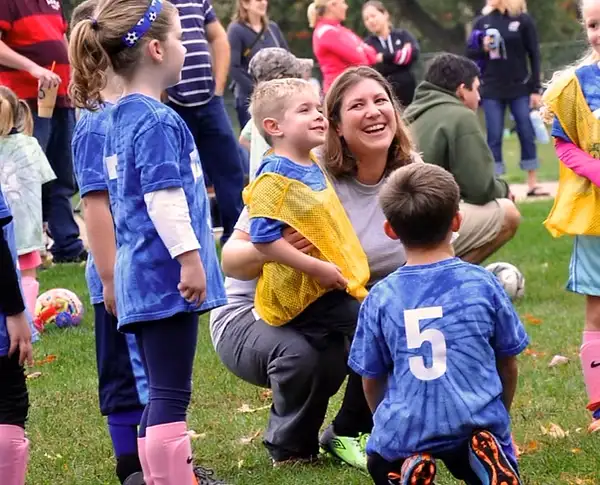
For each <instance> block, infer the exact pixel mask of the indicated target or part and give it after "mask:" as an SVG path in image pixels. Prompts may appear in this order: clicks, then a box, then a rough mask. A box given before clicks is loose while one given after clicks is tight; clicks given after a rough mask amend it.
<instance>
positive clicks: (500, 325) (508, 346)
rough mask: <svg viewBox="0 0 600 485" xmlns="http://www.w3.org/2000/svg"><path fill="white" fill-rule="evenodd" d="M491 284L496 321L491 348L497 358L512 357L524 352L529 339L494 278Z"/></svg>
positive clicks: (508, 299)
mask: <svg viewBox="0 0 600 485" xmlns="http://www.w3.org/2000/svg"><path fill="white" fill-rule="evenodd" d="M493 284H494V286H495V288H494V290H495V300H496V321H495V326H494V335H493V337H492V347H493V348H494V352H495V353H496V355H497V356H498V357H512V356H515V355H518V354H520V353H521V352H523V350H525V347H527V345H528V344H529V337H528V336H527V332H526V331H525V327H524V326H523V323H521V319H520V318H519V315H517V312H516V311H515V308H514V306H513V304H512V302H511V301H510V298H509V297H508V295H507V294H506V292H505V291H504V289H503V288H502V286H500V283H499V282H498V281H497V280H496V278H493Z"/></svg>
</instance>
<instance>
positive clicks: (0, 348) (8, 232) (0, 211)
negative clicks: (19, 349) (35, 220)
mask: <svg viewBox="0 0 600 485" xmlns="http://www.w3.org/2000/svg"><path fill="white" fill-rule="evenodd" d="M7 218H11V219H12V215H11V213H10V210H9V208H8V204H7V203H6V200H5V199H4V195H3V194H2V189H0V219H7ZM0 229H1V230H2V235H3V236H4V240H5V241H6V242H7V243H8V248H9V249H10V253H11V255H12V260H13V264H14V265H15V268H18V263H17V246H16V243H15V227H14V223H13V221H12V220H11V221H10V222H9V223H8V224H5V225H4V226H2V227H1V228H0ZM17 275H18V278H19V284H20V283H21V275H20V273H19V271H17ZM0 277H1V276H0ZM21 294H23V289H21ZM27 318H28V320H29V327H30V328H31V336H32V339H31V340H32V341H33V342H35V341H36V340H37V339H38V337H39V335H38V333H37V331H36V329H35V327H34V326H33V321H32V320H31V316H30V315H29V313H28V314H27ZM9 348H10V338H9V336H8V330H7V328H6V315H5V314H4V312H3V311H2V309H1V308H0V357H4V356H6V355H8V349H9Z"/></svg>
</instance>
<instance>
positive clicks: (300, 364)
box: [211, 67, 418, 469]
mask: <svg viewBox="0 0 600 485" xmlns="http://www.w3.org/2000/svg"><path fill="white" fill-rule="evenodd" d="M325 104H326V113H327V117H328V119H329V130H328V133H327V140H326V142H325V145H324V147H323V150H322V152H321V157H320V159H321V163H322V166H323V167H324V168H325V170H326V171H327V173H328V175H329V177H330V179H331V181H332V183H333V185H334V188H335V190H336V192H337V195H338V197H339V198H340V201H341V202H342V205H343V206H344V209H345V210H346V213H347V214H348V217H349V219H350V221H351V223H352V226H353V228H354V230H355V232H356V234H357V236H358V238H359V240H360V243H361V245H362V247H363V249H364V251H365V253H366V255H367V257H368V261H369V268H370V272H371V280H370V281H369V285H372V284H373V283H375V282H376V281H378V280H380V279H381V278H383V277H385V276H387V275H388V274H389V273H391V272H392V271H395V270H396V269H397V268H398V267H399V266H401V265H403V264H404V263H405V255H404V250H403V248H402V246H401V245H400V244H399V243H398V242H397V241H392V240H391V239H388V238H387V237H386V235H385V234H384V232H383V222H384V215H383V212H382V211H381V208H380V207H379V204H378V200H377V195H378V192H379V189H380V187H381V186H382V184H383V182H384V180H385V179H386V177H387V175H388V174H389V173H390V172H391V171H393V170H394V169H396V168H398V167H401V166H403V165H406V164H408V163H411V162H412V161H414V160H415V159H417V158H418V156H417V155H416V154H415V153H414V152H413V145H412V142H411V140H410V137H409V134H408V130H407V129H406V127H405V125H404V124H403V123H402V122H401V120H400V118H399V116H398V113H399V111H398V107H397V105H396V102H395V101H394V98H393V95H392V89H391V87H390V85H389V84H388V83H387V81H385V79H384V78H383V77H382V76H381V75H380V74H379V73H377V72H376V71H374V70H373V69H371V68H368V67H358V68H351V69H348V70H347V71H346V72H345V73H343V74H342V75H341V76H340V77H339V78H338V79H337V80H336V81H335V82H334V83H333V85H332V86H331V89H330V91H329V93H328V95H327V97H326V100H325ZM284 237H285V238H286V239H287V241H288V242H290V243H292V244H293V245H294V246H295V247H296V248H297V249H300V250H302V251H303V252H309V251H310V250H311V249H312V245H311V243H310V241H307V240H306V239H304V238H303V237H302V235H301V234H299V233H297V232H295V231H294V230H292V229H291V228H288V229H286V230H285V231H284ZM265 262H266V261H265V258H264V256H263V255H262V254H261V253H260V252H259V251H258V250H256V249H255V247H254V245H253V244H252V243H251V242H250V236H249V217H248V213H247V211H244V212H243V213H242V215H241V216H240V219H239V221H238V223H237V226H236V230H235V231H234V233H233V236H232V237H231V239H230V240H229V241H228V243H227V244H226V245H225V246H224V247H223V269H224V271H225V273H226V274H227V276H228V278H227V279H226V281H225V286H226V289H227V296H228V301H229V303H228V305H226V306H225V307H222V308H220V309H218V310H215V311H213V312H212V314H211V336H212V340H213V344H214V346H215V349H216V350H217V353H218V354H219V356H220V358H221V360H222V361H223V363H224V364H225V366H226V367H227V368H228V369H229V370H230V371H231V372H233V373H234V374H235V375H237V376H238V377H240V378H241V379H243V380H245V381H246V382H249V383H252V384H255V385H257V386H262V387H269V388H271V389H272V390H273V406H272V408H271V413H270V417H269V422H268V425H267V429H266V431H265V434H264V444H265V446H266V447H267V449H268V450H269V453H270V455H271V458H272V460H273V464H274V466H278V465H280V464H282V463H285V462H298V461H300V462H308V461H312V460H314V459H315V458H316V456H317V454H318V451H319V444H320V445H321V446H322V447H323V448H324V449H326V450H327V451H329V452H331V453H332V454H334V455H336V456H337V457H339V458H340V459H342V460H343V461H345V462H347V463H349V464H350V465H353V466H356V467H359V468H363V469H366V455H365V444H366V439H365V436H366V435H367V434H368V433H370V431H371V428H372V425H373V423H372V418H371V412H370V410H369V408H368V405H367V403H366V400H365V397H364V393H363V390H362V382H361V378H360V376H358V375H357V374H355V373H353V372H350V373H349V374H350V376H349V380H348V384H347V387H346V393H345V396H344V401H343V403H342V408H341V409H340V411H339V413H338V414H337V416H336V418H335V419H334V421H333V424H332V425H331V426H329V427H328V428H327V429H326V430H325V431H324V433H323V434H322V435H321V437H320V439H319V436H318V433H319V429H320V428H321V426H322V424H323V421H324V419H325V413H326V411H327V406H328V403H329V398H330V397H331V396H333V395H334V394H335V393H336V392H337V391H338V390H339V388H340V386H341V385H342V383H343V381H344V378H345V377H346V375H347V374H348V368H347V365H346V362H347V349H348V344H349V342H347V341H343V340H339V341H335V340H334V341H331V342H329V343H328V346H327V347H326V348H324V349H319V350H317V349H315V348H314V347H312V346H311V345H310V344H309V343H308V342H307V340H306V339H305V338H304V337H303V336H302V335H301V334H300V333H299V332H297V331H296V330H294V329H292V328H290V327H286V326H285V325H284V326H281V327H273V326H270V325H268V324H266V323H265V322H264V321H262V320H260V319H258V318H257V317H256V312H255V311H254V294H255V290H256V278H257V277H258V276H259V274H260V272H261V269H262V266H263V264H264V263H265ZM356 317H358V315H356Z"/></svg>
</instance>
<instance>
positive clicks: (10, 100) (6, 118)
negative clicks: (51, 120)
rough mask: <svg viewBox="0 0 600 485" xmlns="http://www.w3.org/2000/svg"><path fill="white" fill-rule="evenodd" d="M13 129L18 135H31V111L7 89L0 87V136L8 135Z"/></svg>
mask: <svg viewBox="0 0 600 485" xmlns="http://www.w3.org/2000/svg"><path fill="white" fill-rule="evenodd" d="M13 128H14V129H15V130H17V131H18V132H19V133H25V134H26V135H29V136H31V135H32V134H33V116H31V109H29V105H28V104H27V103H26V102H25V101H23V100H22V99H19V98H18V97H17V95H16V94H15V93H13V92H12V91H11V90H10V89H9V88H7V87H6V86H0V136H6V135H9V134H10V132H11V131H12V130H13Z"/></svg>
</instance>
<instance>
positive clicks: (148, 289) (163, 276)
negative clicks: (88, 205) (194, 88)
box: [104, 94, 227, 329]
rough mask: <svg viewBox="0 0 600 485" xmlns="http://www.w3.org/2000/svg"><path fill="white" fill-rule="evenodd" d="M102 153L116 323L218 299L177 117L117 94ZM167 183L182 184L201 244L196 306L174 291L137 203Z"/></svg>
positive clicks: (194, 158)
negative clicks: (202, 294) (112, 238)
mask: <svg viewBox="0 0 600 485" xmlns="http://www.w3.org/2000/svg"><path fill="white" fill-rule="evenodd" d="M104 155H105V160H104V162H105V173H106V175H107V176H108V179H109V186H108V189H109V195H110V198H111V207H112V210H113V215H114V218H115V224H116V231H117V243H118V249H117V261H116V265H115V295H116V299H117V311H118V314H119V328H120V329H123V327H124V326H127V325H129V324H131V323H136V322H145V321H152V320H160V319H164V318H168V317H170V316H173V315H175V314H177V313H180V312H193V311H200V312H204V311H208V310H211V309H212V308H216V307H218V306H221V305H223V304H225V303H226V302H227V298H226V296H225V289H224V287H223V277H222V274H221V268H220V265H219V261H218V259H217V253H216V249H215V241H214V238H213V234H212V228H211V220H210V208H209V202H208V197H207V195H206V187H205V185H204V176H203V173H202V167H201V165H200V157H199V156H198V150H197V149H196V145H195V144H194V139H193V137H192V134H191V133H190V131H189V129H188V128H187V126H186V124H185V122H184V121H183V120H182V119H181V118H180V117H179V115H177V113H175V111H173V110H172V109H171V108H169V107H168V106H166V105H164V104H162V103H160V102H159V101H157V100H155V99H153V98H150V97H147V96H144V95H142V94H131V95H128V96H125V97H123V98H121V99H120V100H119V102H118V103H117V104H116V105H115V106H114V108H113V109H112V110H111V112H110V116H109V127H108V131H107V135H106V143H105V146H104ZM115 180H116V184H115V183H114V181H115ZM169 188H182V189H183V191H184V193H185V196H186V199H187V203H188V206H189V211H190V218H191V224H192V227H193V229H194V233H195V234H196V237H197V238H198V241H199V243H200V246H201V248H200V249H199V252H200V257H201V259H202V264H203V265H204V271H205V273H206V299H205V300H204V302H203V303H202V305H200V306H196V305H193V304H190V303H188V302H187V301H185V299H184V298H183V297H182V296H181V295H180V293H179V290H178V289H177V285H178V284H179V282H180V274H181V265H180V264H179V262H178V261H177V260H176V259H173V258H171V256H170V254H169V251H168V250H167V248H166V246H165V245H164V243H163V241H162V240H161V238H160V236H159V235H158V233H157V231H156V229H155V227H154V224H153V223H152V220H151V219H150V216H149V215H148V210H147V208H146V203H145V201H144V194H148V193H151V192H156V191H159V190H163V189H169Z"/></svg>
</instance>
